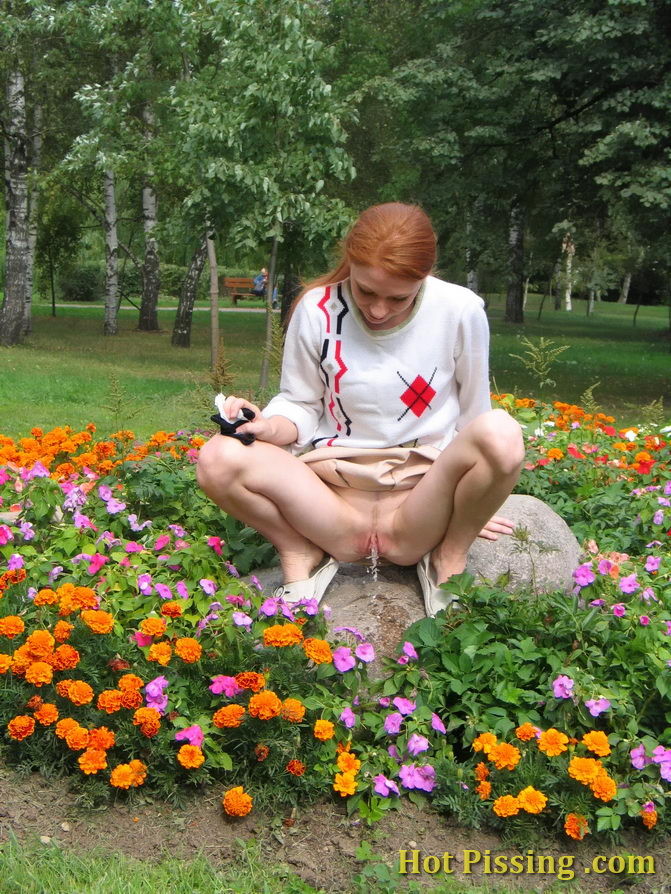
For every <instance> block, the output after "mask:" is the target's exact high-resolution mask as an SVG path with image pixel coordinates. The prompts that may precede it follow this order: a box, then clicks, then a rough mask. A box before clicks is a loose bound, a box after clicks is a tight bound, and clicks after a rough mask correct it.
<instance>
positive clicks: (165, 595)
mask: <svg viewBox="0 0 671 894" xmlns="http://www.w3.org/2000/svg"><path fill="white" fill-rule="evenodd" d="M155 586H156V592H157V593H158V595H159V596H160V597H161V599H172V590H171V589H170V587H169V586H168V585H167V584H155Z"/></svg>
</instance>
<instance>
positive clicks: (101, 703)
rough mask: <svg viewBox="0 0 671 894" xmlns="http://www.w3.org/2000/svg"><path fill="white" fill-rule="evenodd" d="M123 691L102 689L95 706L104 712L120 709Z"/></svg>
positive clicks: (109, 712) (111, 712)
mask: <svg viewBox="0 0 671 894" xmlns="http://www.w3.org/2000/svg"><path fill="white" fill-rule="evenodd" d="M122 696H123V692H121V690H120V689H104V690H103V691H102V692H101V693H100V695H99V696H98V700H97V702H96V707H97V708H98V710H99V711H105V713H106V714H114V713H115V712H116V711H120V710H121V699H122Z"/></svg>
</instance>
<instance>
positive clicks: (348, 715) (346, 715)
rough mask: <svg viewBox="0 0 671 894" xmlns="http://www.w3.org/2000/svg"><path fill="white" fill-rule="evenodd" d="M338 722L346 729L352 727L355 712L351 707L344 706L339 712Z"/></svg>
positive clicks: (354, 721) (354, 720)
mask: <svg viewBox="0 0 671 894" xmlns="http://www.w3.org/2000/svg"><path fill="white" fill-rule="evenodd" d="M340 722H341V723H344V724H345V726H346V727H347V729H352V727H353V726H354V724H355V723H356V714H355V713H354V711H353V710H352V709H351V708H349V707H348V708H345V709H344V710H343V711H342V712H341V714H340Z"/></svg>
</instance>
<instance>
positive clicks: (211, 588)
mask: <svg viewBox="0 0 671 894" xmlns="http://www.w3.org/2000/svg"><path fill="white" fill-rule="evenodd" d="M198 583H199V584H200V587H201V590H202V591H203V592H204V593H207V595H208V596H214V594H215V593H216V592H217V585H216V584H215V582H214V581H213V580H210V579H209V578H207V577H202V578H201V579H200V580H199V581H198Z"/></svg>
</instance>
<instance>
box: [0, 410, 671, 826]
mask: <svg viewBox="0 0 671 894" xmlns="http://www.w3.org/2000/svg"><path fill="white" fill-rule="evenodd" d="M497 400H498V401H499V403H500V404H501V405H504V406H506V407H507V408H508V409H509V410H510V411H511V412H513V413H515V414H517V415H518V416H519V417H520V418H521V420H522V421H523V422H526V423H527V426H528V431H529V435H528V459H527V463H526V468H525V472H524V474H523V480H522V482H521V487H520V490H521V491H522V492H527V493H533V494H534V495H536V496H539V497H540V498H541V499H543V500H545V501H546V502H548V503H551V504H553V505H555V507H556V508H557V510H558V511H559V512H560V514H562V515H568V516H569V521H570V522H571V524H572V526H573V527H574V530H576V531H577V532H578V533H579V535H580V536H581V538H582V539H584V541H585V545H586V555H587V556H588V557H589V558H588V559H587V560H586V561H584V562H583V563H582V564H581V566H580V567H579V568H578V569H576V571H575V575H574V577H575V590H574V593H573V594H572V595H570V596H566V595H563V594H558V593H554V594H540V595H534V596H533V597H532V596H531V595H530V594H519V595H516V596H513V597H511V596H510V595H507V594H505V593H503V592H502V590H500V589H499V588H497V587H496V585H495V584H492V585H488V586H484V585H480V586H475V585H474V583H473V581H472V580H471V579H470V578H469V577H468V576H467V575H460V576H459V577H457V578H454V579H453V580H452V581H451V582H450V584H449V587H450V588H451V589H453V590H455V591H456V592H459V594H460V596H461V601H462V603H463V604H464V606H465V607H466V610H465V611H463V612H461V613H460V614H459V615H450V616H447V617H442V616H441V617H439V618H438V619H425V620H423V621H421V622H419V623H417V624H415V625H413V626H412V627H411V628H410V629H409V630H408V631H407V632H406V636H405V637H404V638H403V642H402V643H401V644H399V653H398V657H397V658H396V659H394V660H390V661H388V662H387V673H386V675H385V676H384V677H383V679H381V680H377V681H376V682H375V683H374V684H373V683H370V682H369V681H368V680H367V675H366V669H367V666H368V664H369V663H370V662H371V661H372V660H373V659H374V657H375V656H374V649H373V647H372V645H371V644H370V643H368V642H366V641H365V639H364V638H363V636H362V635H361V634H360V632H359V631H358V630H356V629H355V628H351V627H342V628H339V629H337V630H336V634H337V636H338V637H339V639H327V638H326V636H325V631H326V619H325V613H326V611H327V610H326V609H324V610H323V611H321V610H319V609H318V607H317V605H316V604H314V602H313V601H308V602H305V603H302V604H300V605H299V606H297V607H296V606H294V607H290V606H288V605H285V604H284V603H283V602H282V601H281V600H279V599H276V598H274V597H272V596H269V595H267V594H264V593H262V592H261V589H260V585H259V583H258V581H257V580H256V579H255V578H254V577H253V576H252V577H251V578H250V580H251V584H250V585H248V584H246V583H244V582H242V581H241V579H240V577H239V574H240V572H241V571H242V572H243V573H246V572H248V571H249V570H252V569H253V567H254V566H255V565H256V566H258V565H261V564H264V563H266V562H267V561H268V559H269V558H270V556H271V555H272V549H271V548H270V547H269V545H268V544H267V543H265V541H263V540H262V539H261V538H260V537H259V536H258V535H256V534H255V532H253V531H251V530H249V529H247V528H244V527H242V526H241V525H239V524H238V523H236V522H235V521H234V520H232V519H230V518H227V517H226V516H225V515H224V514H223V513H221V512H219V511H218V510H217V509H216V507H213V506H212V505H211V504H210V503H209V502H208V501H207V500H206V499H205V498H204V497H203V496H202V495H201V494H200V492H199V491H198V488H197V486H196V484H195V478H194V471H193V465H194V462H195V459H196V458H197V451H198V448H199V446H200V444H202V439H201V438H200V437H197V436H196V437H193V436H191V435H189V434H188V433H184V432H181V433H177V434H172V433H170V434H167V433H163V432H158V433H156V434H155V435H154V436H153V437H152V438H151V439H150V441H148V442H147V443H145V444H137V443H135V441H134V438H133V435H132V433H130V432H117V433H115V435H113V436H111V437H110V438H109V439H107V440H105V441H98V442H96V441H95V440H94V437H93V435H94V430H93V427H92V426H89V427H88V430H87V431H84V432H73V431H71V430H70V429H68V428H63V429H58V430H55V431H54V432H48V433H43V432H41V431H40V430H39V429H34V430H33V431H32V432H31V437H29V438H24V439H21V440H19V441H18V442H15V441H13V440H12V439H10V438H3V437H0V498H1V500H2V503H1V504H0V511H1V512H10V513H11V512H12V510H13V511H14V512H18V513H19V514H18V516H17V517H15V518H14V517H13V516H12V515H9V516H7V518H6V519H5V521H4V522H3V523H0V558H1V560H2V564H3V566H4V567H2V566H0V567H2V571H1V572H0V675H1V677H0V679H1V682H0V724H1V725H2V729H3V730H4V734H3V739H4V744H3V745H2V749H3V755H4V757H5V758H6V760H8V761H10V762H12V763H14V764H17V765H23V766H26V767H36V768H40V769H42V770H43V771H44V772H45V773H49V772H67V773H70V774H72V779H73V785H76V786H77V787H78V789H79V790H80V793H81V795H82V796H85V797H86V798H87V799H90V800H98V799H101V798H103V797H106V796H109V793H116V796H117V797H132V792H133V791H134V790H135V789H137V788H139V787H145V788H146V787H150V788H151V789H152V790H153V791H156V792H158V793H160V794H162V795H164V796H166V795H167V796H173V797H176V796H177V795H178V794H179V791H180V789H181V788H182V787H183V786H187V785H203V784H214V783H215V782H216V784H217V785H218V786H221V796H222V807H223V810H224V811H225V812H226V813H227V814H229V815H230V816H242V815H245V814H246V813H248V812H249V811H250V810H252V809H254V807H261V808H268V809H273V810H276V809H277V808H278V806H282V807H291V806H295V805H298V804H301V803H306V802H307V801H309V800H313V799H316V798H319V797H323V796H324V795H325V794H326V793H327V792H331V794H332V796H333V797H336V798H338V799H340V798H342V799H343V800H344V801H345V803H346V804H347V806H348V810H350V811H355V810H358V811H359V812H360V813H361V815H362V816H363V817H364V818H366V819H368V820H370V821H373V820H375V819H377V818H379V817H380V816H382V814H383V813H384V812H385V811H386V810H388V809H390V808H392V807H394V806H395V805H396V803H397V802H398V799H399V798H400V797H409V798H410V799H411V800H413V801H414V802H415V803H418V804H424V803H426V799H427V798H428V796H431V800H432V803H433V804H434V806H436V807H437V808H438V809H441V810H445V811H448V812H451V813H454V814H456V815H457V817H458V818H459V820H460V821H461V822H464V823H466V824H470V825H474V826H479V825H480V824H484V823H486V824H489V825H492V826H494V827H495V828H504V829H506V830H507V831H509V832H511V833H513V834H515V835H518V836H523V835H524V834H525V833H527V832H529V831H531V830H532V828H533V827H534V825H535V826H537V824H538V823H539V822H544V823H545V824H546V826H547V827H548V828H549V829H554V830H557V831H558V832H560V833H563V834H567V835H569V836H571V837H574V838H581V837H583V835H585V834H587V833H588V832H592V833H598V832H600V831H602V830H608V831H613V830H617V829H619V828H621V827H622V826H623V825H626V824H627V823H631V822H634V823H642V824H643V825H644V826H645V827H646V828H653V827H655V825H656V827H657V828H665V829H668V828H670V827H671V819H670V815H669V811H668V810H667V809H666V808H665V800H666V798H667V797H668V781H669V779H670V778H671V741H670V740H669V739H670V737H669V734H668V720H667V719H666V715H667V712H668V710H669V705H668V696H669V694H670V693H671V682H670V678H669V674H671V669H670V668H669V664H671V638H670V637H671V611H670V609H671V585H670V583H669V578H670V574H671V560H670V559H669V551H668V537H669V526H670V525H671V500H670V497H671V481H670V472H669V463H668V458H669V447H668V443H667V441H666V440H665V434H664V432H656V433H655V432H651V431H648V432H640V431H637V430H635V429H632V430H627V431H624V430H622V431H620V430H618V429H617V428H616V427H615V426H614V424H613V423H614V420H612V419H608V418H606V417H603V418H589V417H588V415H587V414H584V413H583V412H582V411H580V410H579V408H571V407H566V406H565V405H560V406H556V407H554V408H550V407H545V406H540V405H539V406H536V405H535V402H533V401H531V400H525V401H519V400H517V401H516V400H515V399H514V398H511V397H510V396H506V395H503V396H498V397H497ZM609 519H610V523H608V520H609Z"/></svg>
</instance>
